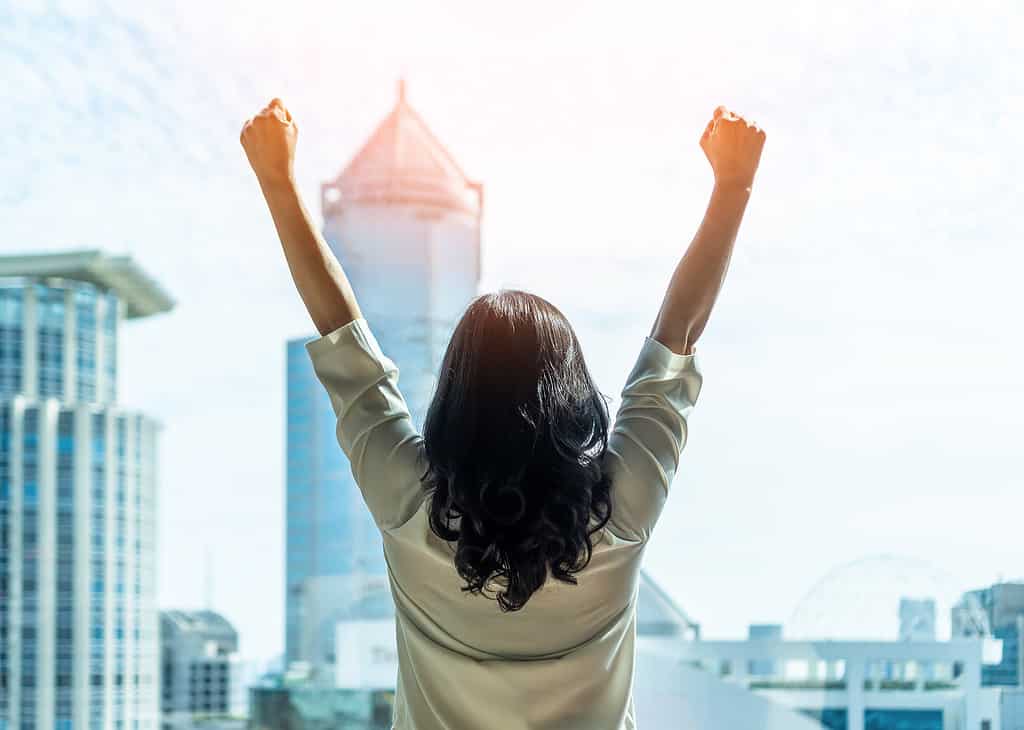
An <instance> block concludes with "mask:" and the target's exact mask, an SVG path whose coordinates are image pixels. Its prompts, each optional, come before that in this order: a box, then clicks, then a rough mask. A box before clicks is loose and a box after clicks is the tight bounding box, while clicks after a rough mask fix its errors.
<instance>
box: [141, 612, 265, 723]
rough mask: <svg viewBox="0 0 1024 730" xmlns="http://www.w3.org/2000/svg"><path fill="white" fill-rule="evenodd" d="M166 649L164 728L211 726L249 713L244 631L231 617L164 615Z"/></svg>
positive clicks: (163, 655)
mask: <svg viewBox="0 0 1024 730" xmlns="http://www.w3.org/2000/svg"><path fill="white" fill-rule="evenodd" d="M160 647H161V683H160V715H161V722H160V724H161V727H162V728H163V729H164V730H185V729H186V728H187V729H189V730H191V728H194V727H208V726H210V723H213V722H217V723H222V722H224V721H226V720H227V719H229V718H232V717H240V716H242V715H244V714H245V688H244V687H243V686H242V676H241V675H242V665H241V662H240V660H239V657H238V633H237V632H236V631H235V629H234V627H232V626H231V624H230V623H229V622H228V621H227V619H225V618H224V617H223V616H221V615H220V614H217V613H214V612H213V611H162V612H161V613H160ZM203 723H206V725H204V724H203ZM217 726H218V727H220V725H217Z"/></svg>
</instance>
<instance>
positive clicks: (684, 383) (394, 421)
mask: <svg viewBox="0 0 1024 730" xmlns="http://www.w3.org/2000/svg"><path fill="white" fill-rule="evenodd" d="M306 347H307V349H308V351H309V355H310V357H311V358H312V361H313V367H314V369H315V370H316V373H317V376H318V377H319V379H320V381H321V382H322V383H323V385H324V387H325V388H326V389H327V392H328V393H329V394H330V397H331V402H332V403H333V406H334V410H335V413H337V415H338V441H339V443H340V444H341V448H342V449H343V450H344V451H345V453H346V454H347V455H348V458H349V460H350V462H351V464H352V472H353V475H354V477H355V480H356V482H357V484H358V485H359V488H360V490H361V492H362V494H363V498H364V499H365V501H366V505H367V506H368V507H369V509H370V512H371V513H372V515H373V518H374V521H375V522H376V524H377V526H378V527H379V528H380V531H381V534H382V535H383V540H384V555H385V558H386V560H387V566H388V574H389V578H390V583H391V593H392V596H393V598H394V602H395V609H396V633H397V645H398V658H399V669H398V677H397V684H396V694H395V712H394V728H395V730H441V729H443V728H444V729H451V730H480V729H483V728H501V729H502V730H542V729H543V730H549V729H550V730H555V729H556V728H557V730H577V729H578V730H625V729H632V728H635V727H636V719H635V712H634V708H633V692H632V690H633V667H634V645H635V638H636V598H637V587H638V581H639V575H640V561H641V558H642V556H643V552H644V546H645V545H646V542H647V539H648V537H649V536H650V534H651V530H652V529H653V528H654V524H655V522H656V521H657V519H658V516H659V514H660V513H661V510H662V507H663V506H664V504H665V499H666V497H667V496H668V491H669V486H670V485H671V484H672V478H673V476H674V475H675V473H676V469H677V466H678V463H679V456H680V453H681V451H682V449H683V446H684V445H685V443H686V437H687V419H688V417H689V414H690V412H691V410H692V408H693V406H694V404H695V403H696V401H697V396H698V394H699V393H700V389H701V383H702V376H701V373H700V369H699V367H698V362H697V356H696V354H695V353H693V354H690V355H679V354H676V353H674V352H672V351H671V350H669V349H668V348H667V347H665V346H664V345H662V344H661V343H659V342H657V341H655V340H653V339H651V338H647V339H646V340H645V341H644V343H643V345H642V346H641V348H640V355H639V357H638V359H637V362H636V365H635V366H634V368H633V371H632V373H631V374H630V375H629V378H628V379H627V381H626V387H625V389H624V390H623V392H622V402H621V405H620V408H619V411H618V414H617V417H616V420H615V425H614V427H613V429H612V433H611V435H610V440H609V444H608V451H607V453H606V456H605V462H606V467H607V468H608V469H609V470H610V473H611V474H612V478H613V494H612V517H611V521H610V522H609V523H608V525H607V527H606V528H605V529H604V530H603V531H602V532H601V533H599V534H597V535H595V536H594V540H595V543H596V544H595V546H594V553H593V558H592V560H591V561H590V564H589V565H588V566H587V567H586V568H585V569H584V570H583V571H582V572H580V573H579V574H577V578H578V581H579V583H578V585H569V584H565V583H562V582H559V581H555V580H553V579H549V580H548V582H547V583H546V584H545V585H544V587H543V588H542V589H541V590H539V591H538V592H537V593H535V594H534V595H533V596H532V597H531V598H530V600H529V602H528V603H527V604H526V606H525V607H524V608H523V609H522V610H520V611H517V612H512V613H502V612H501V611H500V610H499V609H498V606H497V604H496V602H495V601H493V600H491V599H488V598H485V597H482V596H473V595H470V594H468V593H466V592H463V591H462V590H460V588H461V586H462V585H463V582H462V580H461V579H460V578H459V576H458V574H457V573H456V572H455V567H454V564H453V562H452V548H451V546H450V545H449V544H448V543H446V542H444V541H443V540H441V539H440V538H438V537H437V536H436V535H435V534H434V533H433V532H432V531H431V530H430V527H429V525H428V522H427V513H426V510H425V506H424V504H425V495H424V490H423V487H422V485H421V482H420V477H421V475H422V474H423V472H424V469H425V462H424V457H423V439H422V437H421V436H420V434H419V433H418V432H417V430H416V428H415V426H414V425H413V422H412V419H411V418H410V416H409V411H408V408H407V407H406V403H405V400H404V399H403V398H402V394H401V393H400V392H399V390H398V369H397V368H396V366H395V364H394V363H393V362H392V361H391V360H390V359H388V358H387V357H386V356H385V355H384V353H383V352H381V349H380V346H379V345H378V343H377V340H376V339H375V338H374V336H373V333H372V332H371V331H370V328H369V326H368V325H367V323H366V321H365V320H364V319H358V320H356V321H354V322H351V323H349V324H347V325H345V326H343V327H341V328H339V329H337V330H335V331H334V332H331V333H329V334H327V335H325V336H324V337H321V338H320V339H318V340H314V341H312V342H310V343H308V344H307V346H306Z"/></svg>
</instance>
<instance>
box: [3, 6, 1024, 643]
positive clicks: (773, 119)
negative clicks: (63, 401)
mask: <svg viewBox="0 0 1024 730" xmlns="http://www.w3.org/2000/svg"><path fill="white" fill-rule="evenodd" d="M1022 18H1024V15H1022V11H1020V10H1019V9H1018V8H1017V7H1016V6H1015V3H1014V2H1013V1H1012V0H1007V1H1005V2H975V3H971V4H970V5H969V6H968V5H967V4H964V3H958V2H950V1H948V0H942V1H939V2H928V3H887V4H885V6H884V10H883V8H882V6H880V5H878V4H877V3H828V4H822V3H817V2H810V1H806V2H803V1H801V2H791V3H785V4H779V3H772V2H757V3H744V2H733V3H722V4H701V5H700V6H695V7H692V8H691V7H688V6H685V5H684V4H682V3H670V2H650V1H639V2H634V3H630V4H629V5H628V9H627V6H626V5H623V4H621V3H615V4H612V3H607V4H604V3H596V2H579V1H576V2H572V1H567V2H560V3H557V4H551V3H541V2H539V1H538V0H528V1H526V2H521V3H515V4H509V3H505V4H502V5H500V6H495V5H492V4H487V3H479V2H470V0H447V1H446V2H435V3H422V2H420V3H413V2H399V1H397V0H384V1H382V2H377V3H326V2H324V3H313V2H293V3H287V4H284V3H279V2H269V1H265V2H260V1H259V0H246V2H241V1H238V2H236V1H234V0H231V1H230V2H209V1H207V2H197V1H196V0H186V1H184V2H178V3H170V2H168V3H156V2H121V1H120V0H118V1H111V2H25V1H24V0H13V2H12V1H11V0H6V1H4V0H0V104H2V106H3V108H4V110H5V113H4V117H3V122H2V123H0V253H16V252H41V251H47V250H61V249H70V248H102V249H104V250H108V251H110V252H113V253H128V254H131V255H132V256H134V257H135V258H136V259H137V261H138V262H139V263H140V264H141V265H142V266H143V267H144V268H145V269H146V270H147V271H149V272H151V273H152V274H153V275H154V276H155V277H156V278H157V279H158V280H159V281H160V282H161V283H162V284H163V285H164V286H165V288H166V289H168V290H169V291H170V292H171V293H172V294H173V296H174V297H175V298H176V300H177V302H178V304H177V307H176V308H175V310H174V311H173V312H172V313H170V314H168V315H163V316H160V317H156V318H153V319H150V320H142V321H137V322H130V323H128V324H127V325H126V327H125V334H124V337H123V340H124V341H123V349H122V364H123V380H122V388H121V400H122V402H123V403H124V404H125V406H126V407H129V408H133V409H139V410H142V411H144V412H146V413H148V414H150V415H152V416H154V417H156V418H157V419H158V420H160V421H161V422H162V423H163V427H164V428H163V433H162V436H161V445H160V454H161V456H160V462H161V474H160V501H159V511H160V514H159V544H160V557H159V575H158V582H159V591H160V592H159V601H160V604H161V606H163V607H167V608H197V607H202V606H204V605H206V604H207V603H208V602H209V603H211V604H212V606H213V607H214V608H216V609H217V610H220V611H222V612H223V613H224V614H225V615H226V616H227V617H228V618H229V619H230V620H231V621H233V622H234V623H235V624H236V626H237V627H238V628H239V631H240V633H241V641H242V650H243V653H245V654H246V655H247V656H249V657H252V658H266V657H270V656H273V655H275V654H276V653H279V652H280V651H281V649H282V646H283V607H284V596H283V575H284V560H283V523H284V520H283V505H284V468H283V457H284V398H285V395H284V343H285V341H286V340H287V339H288V338H292V337H299V336H304V335H308V334H311V332H312V329H313V328H312V326H311V324H310V322H309V320H308V317H307V315H306V314H305V312H304V310H303V308H302V305H301V302H300V301H299V299H298V297H297V296H296V295H295V293H294V291H293V289H292V285H291V282H290V279H289V278H288V274H287V269H286V267H285V265H284V261H283V257H282V255H281V252H280V248H279V244H278V243H277V240H276V237H275V234H274V230H273V227H272V224H271V221H270V218H269V215H268V214H267V212H266V211H265V209H264V207H263V202H262V199H261V197H260V193H259V189H258V187H257V185H256V183H255V181H254V179H253V178H252V175H251V173H250V172H249V170H248V167H247V163H246V160H245V157H244V154H243V153H242V150H241V148H240V147H239V145H238V131H239V129H240V128H241V125H242V122H243V121H244V120H245V118H246V117H248V116H250V115H252V114H254V113H255V112H257V111H258V110H259V108H260V107H261V106H262V105H264V104H265V103H267V101H268V100H269V99H270V98H271V97H273V96H280V97H281V98H282V99H283V100H284V101H285V103H286V104H288V106H289V107H290V109H291V111H292V114H293V116H294V117H295V118H296V119H297V121H298V124H299V127H300V130H301V131H300V139H299V148H298V159H297V163H296V164H297V168H296V171H297V175H298V178H299V182H300V184H301V186H302V188H303V191H304V192H305V194H306V196H307V201H308V204H309V206H310V209H311V210H312V211H313V212H314V215H316V216H319V202H318V201H319V195H318V190H319V184H320V182H322V181H324V180H328V179H330V178H331V177H332V176H334V175H336V174H337V173H338V172H339V171H340V170H341V168H342V167H343V166H344V165H345V163H346V162H347V161H348V159H349V158H350V157H351V155H352V154H354V152H355V151H356V149H357V148H358V147H359V145H361V143H362V142H363V141H364V140H365V139H366V137H367V136H368V135H369V134H370V132H371V131H372V130H373V128H374V126H375V125H376V124H377V123H378V122H379V121H380V120H381V119H382V118H383V117H384V115H385V114H386V113H387V112H388V111H389V110H390V108H391V105H392V104H393V103H394V98H395V84H396V81H397V79H398V78H400V77H404V78H405V79H407V82H408V96H409V100H410V102H411V103H412V105H413V106H414V107H415V108H416V109H417V110H418V111H419V112H420V114H421V115H422V116H423V117H424V118H425V119H426V121H427V123H428V124H429V125H430V126H431V128H432V129H433V130H434V132H435V133H436V134H437V136H438V137H439V138H440V139H441V140H442V141H443V142H444V143H445V144H446V145H447V147H448V148H449V150H450V151H451V152H452V154H453V155H454V156H455V157H456V159H457V160H458V161H459V162H460V164H461V165H462V167H463V168H464V169H465V170H466V171H467V173H468V174H469V175H470V176H471V177H473V178H474V179H477V180H480V181H482V182H483V183H484V185H485V188H486V210H485V217H484V230H483V245H484V281H483V287H484V288H485V289H488V290H489V289H494V288H497V287H501V286H516V287H522V288H526V289H529V290H531V291H535V292H537V293H539V294H541V295H543V296H546V297H547V298H549V299H551V300H552V301H554V302H555V303H556V304H557V305H558V306H560V307H561V308H562V309H563V310H564V311H565V312H566V314H567V315H568V316H569V317H570V319H571V320H572V321H573V322H574V323H575V325H576V327H577V330H578V331H579V334H580V337H581V340H582V343H583V347H584V350H585V352H586V355H587V357H588V360H589V362H590V365H591V368H592V370H593V371H594V373H595V375H596V377H597V379H598V382H599V384H600V386H601V388H602V389H603V390H604V391H605V392H606V393H608V394H609V395H612V396H615V395H617V393H618V390H619V389H620V388H621V385H622V382H623V380H624V378H625V376H626V374H627V372H628V370H629V368H630V366H631V364H632V359H633V358H634V357H635V355H636V353H637V352H638V350H639V347H640V344H641V343H642V340H643V337H644V335H646V334H647V333H648V331H649V328H650V325H651V322H652V321H653V318H654V315H655V312H656V310H657V306H658V304H659V302H660V298H661V295H662V293H663V291H664V287H665V285H666V284H667V282H668V278H669V276H670V274H671V271H672V268H673V267H674V266H675V263H676V262H677V260H678V258H679V256H680V255H681V254H682V253H683V251H684V250H685V247H686V245H687V243H688V242H689V240H690V238H691V237H692V235H693V232H694V231H695V230H696V228H697V226H698V225H699V223H700V218H701V216H702V214H703V211H704V208H705V206H706V204H707V199H708V195H709V193H710V189H711V182H712V178H711V172H710V169H709V167H708V165H707V162H706V160H705V159H704V157H703V154H702V152H701V151H700V149H699V147H698V145H697V140H698V138H699V136H700V133H701V132H702V131H703V128H704V125H705V123H706V121H707V119H708V117H709V116H710V114H711V112H712V110H713V109H714V108H715V106H716V105H718V104H726V105H727V106H729V107H730V108H732V109H734V110H737V111H739V112H740V113H743V114H746V115H747V116H748V117H749V118H750V119H752V120H755V121H756V122H757V123H758V124H759V125H760V126H761V127H763V128H764V129H765V130H766V131H767V135H768V139H767V143H766V146H765V150H764V154H763V157H762V162H761V168H760V171H759V173H758V178H757V180H756V182H755V186H754V192H753V195H752V198H751V202H750V205H749V207H748V210H747V214H746V218H745V220H744V223H743V227H742V229H741V232H740V237H739V241H738V243H737V248H736V252H735V254H734V257H733V261H732V265H731V270H730V273H729V276H728V279H727V281H726V284H725V287H724V289H723V292H722V295H721V297H720V300H719V304H718V307H717V308H716V310H715V312H714V314H713V315H712V318H711V321H710V323H709V325H708V328H707V330H706V331H705V333H704V335H703V337H702V339H701V340H700V341H699V343H698V345H697V350H698V353H699V358H700V361H701V366H702V370H703V372H704V376H705V382H704V388H703V390H702V392H701V396H700V401H699V403H698V404H697V408H696V409H695V412H694V414H693V417H692V420H691V424H690V440H689V443H688V444H687V447H686V450H685V453H684V456H683V461H682V467H681V470H680V475H679V477H678V479H677V480H676V482H675V484H674V485H673V493H672V495H671V499H670V501H669V503H668V506H667V507H666V510H665V512H664V515H663V518H662V522H661V523H660V524H659V526H658V529H657V530H656V532H655V535H654V538H653V540H652V544H651V545H650V548H649V550H648V551H647V556H646V568H647V570H648V571H649V572H650V573H651V574H652V575H653V576H654V577H655V578H656V579H657V580H658V581H659V582H660V583H661V584H662V585H663V586H664V587H665V588H666V590H667V591H668V592H669V593H670V594H671V595H672V596H673V597H675V598H676V599H677V600H678V601H679V602H680V604H681V605H683V606H684V608H685V609H686V610H687V611H688V612H689V613H690V614H691V615H692V616H693V617H694V618H695V619H696V620H698V621H699V622H700V623H701V624H702V626H703V630H704V634H705V635H706V636H712V637H731V636H740V635H742V634H743V633H744V632H745V629H746V626H747V624H748V623H751V622H780V623H785V622H787V621H789V620H790V618H791V617H793V616H794V615H797V614H799V613H800V612H799V610H798V607H800V606H801V601H802V600H803V599H804V597H805V596H806V595H807V594H808V592H809V591H811V590H812V588H813V587H814V586H815V585H816V583H817V582H818V581H819V580H820V579H821V578H822V577H823V576H826V575H828V574H829V573H830V572H831V571H833V570H834V569H835V568H836V566H842V565H846V564H850V563H853V562H855V561H858V560H860V559H861V558H863V557H865V556H871V555H878V554H883V553H884V554H891V555H901V556H908V557H909V558H913V559H914V560H920V561H925V562H926V563H927V564H928V565H930V566H934V567H935V572H936V573H938V574H941V575H942V576H944V578H943V579H942V580H943V581H944V582H945V583H944V584H948V585H953V586H956V588H957V589H958V590H959V589H960V588H970V587H977V586H981V585H985V584H987V583H991V582H992V581H994V580H997V579H999V578H1013V577H1019V576H1022V575H1024V542H1022V541H1021V540H1020V538H1019V535H1020V529H1021V528H1020V525H1021V519H1020V515H1021V514H1022V513H1024V492H1022V488H1024V474H1022V467H1021V461H1020V451H1021V447H1020V441H1021V437H1022V435H1024V415H1022V414H1024V378H1022V377H1021V372H1022V370H1024V345H1022V344H1021V340H1020V338H1019V336H1018V334H1017V333H1018V331H1019V330H1020V325H1019V320H1020V313H1021V312H1022V311H1024V295H1022V293H1021V283H1020V272H1021V271H1024V249H1022V245H1021V244H1022V242H1024V235H1022V233H1024V223H1022V216H1021V215H1020V202H1019V195H1020V182H1019V170H1021V169H1024V143H1022V142H1021V138H1020V131H1019V130H1020V121H1019V120H1020V119H1021V118H1022V117H1024V48H1022V41H1021V39H1022V38H1024V20H1022ZM207 556H209V559H208V557H207ZM860 565H863V564H860ZM869 565H871V566H879V567H877V569H876V568H872V569H871V570H869V571H868V572H867V575H866V577H865V571H864V570H863V569H858V570H857V571H855V572H856V578H857V580H860V581H863V583H864V585H865V586H866V590H865V591H864V593H866V594H870V595H869V596H868V597H867V598H865V599H864V600H868V601H870V600H873V599H872V598H871V596H873V595H878V596H887V597H888V596H890V595H891V593H892V591H890V590H888V589H887V587H891V585H892V584H893V583H894V582H897V583H898V582H899V581H900V580H901V578H900V577H899V571H889V570H888V569H887V568H885V567H884V566H885V565H887V563H886V562H885V561H877V562H875V563H870V564H869ZM208 576H209V577H210V578H211V580H209V583H210V584H212V595H209V594H210V593H211V591H207V589H206V587H205V586H206V585H207V582H208V581H207V577H208ZM824 585H825V586H826V587H827V586H830V585H835V581H826V582H825V584H824ZM915 585H917V583H915ZM872 586H876V587H877V588H878V590H877V591H874V590H872ZM883 588H886V589H885V590H883ZM844 596H845V597H844ZM814 600H816V601H817V600H822V599H821V596H820V592H819V593H818V594H815V597H814ZM824 600H825V603H826V604H827V603H828V600H829V599H828V597H827V596H826V597H825V599H824ZM834 600H835V601H837V602H846V603H844V605H843V606H837V610H838V609H844V610H847V611H848V609H849V606H848V601H849V598H848V592H845V593H844V592H839V593H837V596H836V598H835V599H834ZM878 600H881V598H879V599H878ZM886 600H889V599H888V598H886ZM895 613H896V609H895V607H894V608H893V616H894V618H893V625H894V626H895V621H896V619H895Z"/></svg>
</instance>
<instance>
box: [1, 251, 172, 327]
mask: <svg viewBox="0 0 1024 730" xmlns="http://www.w3.org/2000/svg"><path fill="white" fill-rule="evenodd" d="M21 276H23V277H31V278H51V277H52V278H59V279H72V280H74V281H85V282H89V283H90V284H95V285H96V286H98V287H101V288H103V289H106V290H109V291H112V292H114V293H115V294H117V296H118V297H119V298H120V299H121V301H122V302H124V307H125V317H127V318H129V319H134V318H136V317H148V316H150V315H152V314H161V313H163V312H168V311H170V310H171V309H172V308H173V307H174V300H173V299H172V298H171V296H170V295H169V294H168V293H167V292H166V291H164V289H163V288H162V287H161V286H160V285H159V284H158V283H157V282H156V281H154V280H153V279H152V278H150V277H149V276H148V275H147V274H146V273H145V272H144V271H143V270H142V269H141V268H139V266H138V265H137V264H136V263H135V262H134V261H133V260H132V259H131V258H130V257H128V256H111V255H109V254H105V253H103V252H102V251H95V250H84V251H68V252H64V253H45V254H28V255H22V256H17V255H15V256H0V277H21Z"/></svg>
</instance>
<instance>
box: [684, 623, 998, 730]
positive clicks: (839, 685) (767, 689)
mask: <svg viewBox="0 0 1024 730" xmlns="http://www.w3.org/2000/svg"><path fill="white" fill-rule="evenodd" d="M988 655H989V653H988V652H987V651H986V640H985V639H982V638H959V639H954V640H952V641H945V642H940V641H885V642H861V641H785V640H759V641H695V642H690V643H688V644H686V645H685V646H684V647H683V648H682V651H681V659H682V661H684V662H687V663H690V664H692V665H694V666H698V667H701V668H703V669H704V670H705V671H707V672H709V673H711V674H712V675H714V676H718V677H721V678H722V679H723V680H724V681H726V682H728V683H730V684H733V685H737V686H739V687H742V688H745V689H747V690H750V691H752V692H754V693H756V694H758V695H761V696H762V697H765V698H766V699H769V700H771V701H772V702H774V703H776V704H778V705H780V706H783V707H789V708H792V709H793V710H795V711H798V712H800V713H802V714H804V715H806V716H808V717H810V718H812V719H814V720H815V721H817V722H819V723H820V724H821V726H824V727H825V728H829V730H998V729H999V708H998V703H997V702H996V701H993V697H992V696H991V695H987V694H985V693H983V692H982V686H981V675H982V667H983V665H984V661H985V658H986V656H988ZM763 662H772V663H774V664H775V665H776V666H778V667H780V668H781V671H780V672H778V673H777V675H776V676H771V677H766V676H763V675H752V674H750V673H749V671H748V668H749V667H750V666H751V665H752V664H758V663H763ZM748 726H749V727H754V725H748ZM759 727H760V726H759Z"/></svg>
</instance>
